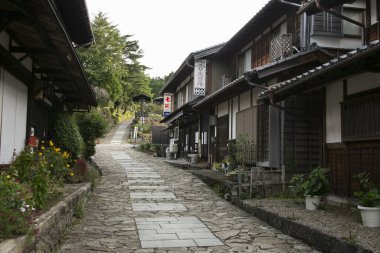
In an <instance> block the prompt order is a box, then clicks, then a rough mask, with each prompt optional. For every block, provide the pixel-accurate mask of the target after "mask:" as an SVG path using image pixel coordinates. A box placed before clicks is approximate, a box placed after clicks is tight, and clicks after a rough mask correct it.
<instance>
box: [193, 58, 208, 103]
mask: <svg viewBox="0 0 380 253" xmlns="http://www.w3.org/2000/svg"><path fill="white" fill-rule="evenodd" d="M206 64H207V63H206V60H197V61H195V65H194V95H196V96H204V95H206Z"/></svg>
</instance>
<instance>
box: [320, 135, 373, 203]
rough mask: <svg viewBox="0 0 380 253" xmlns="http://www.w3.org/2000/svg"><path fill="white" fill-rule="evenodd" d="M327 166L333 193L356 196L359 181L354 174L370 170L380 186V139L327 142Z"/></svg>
mask: <svg viewBox="0 0 380 253" xmlns="http://www.w3.org/2000/svg"><path fill="white" fill-rule="evenodd" d="M326 165H327V167H328V168H329V169H330V183H331V186H332V187H331V191H332V193H333V194H336V195H340V196H347V197H354V192H355V191H356V190H358V181H357V180H356V179H355V178H354V176H355V175H356V174H358V173H360V172H364V171H366V172H369V173H370V175H371V178H372V180H373V181H374V182H375V184H376V185H377V186H378V187H379V186H380V141H367V142H348V143H346V144H345V145H343V144H327V164H326Z"/></svg>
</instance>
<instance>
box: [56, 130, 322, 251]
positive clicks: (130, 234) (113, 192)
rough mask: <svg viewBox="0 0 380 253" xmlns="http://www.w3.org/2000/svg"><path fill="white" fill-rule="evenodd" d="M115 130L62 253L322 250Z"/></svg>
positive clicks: (102, 149) (102, 151)
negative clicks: (275, 226) (252, 213)
mask: <svg viewBox="0 0 380 253" xmlns="http://www.w3.org/2000/svg"><path fill="white" fill-rule="evenodd" d="M117 132H118V134H117V135H114V136H116V139H115V137H114V138H108V140H107V141H106V142H104V144H102V145H98V146H97V154H96V157H95V160H96V162H97V163H98V164H99V166H101V168H102V169H103V177H102V180H101V182H100V183H99V185H98V186H97V187H96V189H95V191H94V193H93V194H92V197H91V199H90V201H89V202H88V204H87V206H86V209H85V212H84V217H83V218H82V219H81V220H79V221H78V223H77V224H76V225H74V226H73V227H72V228H71V229H70V231H69V232H68V233H67V234H66V235H65V237H64V238H63V242H62V245H61V248H60V249H58V252H61V253H64V252H136V253H138V252H147V253H148V252H162V253H163V252H165V253H169V252H171V253H174V252H176V253H177V252H317V251H315V250H313V249H312V248H310V247H309V246H307V245H305V244H303V243H301V242H300V241H298V240H295V239H293V238H292V237H289V236H287V235H284V234H282V233H281V232H279V231H278V230H276V229H273V228H271V227H270V226H268V225H267V224H266V223H264V222H262V221H260V220H258V219H256V218H254V217H252V216H250V215H249V214H247V213H246V212H244V211H242V210H241V209H239V208H237V207H235V206H233V205H231V204H230V203H229V202H227V201H225V200H224V199H222V198H220V197H218V196H217V195H216V194H215V193H214V192H213V191H212V190H211V189H210V188H209V187H208V186H207V185H205V184H204V183H203V182H202V181H200V180H199V179H198V178H196V177H194V176H193V175H191V174H190V173H187V172H186V171H183V170H180V169H178V168H174V167H172V166H170V165H168V164H166V163H165V162H163V160H162V159H160V158H154V157H151V156H148V155H146V154H143V153H140V152H137V151H135V150H134V149H133V148H132V147H131V146H130V145H128V144H125V142H124V141H123V140H122V139H120V140H119V136H123V134H122V133H121V132H120V129H119V130H118V131H117Z"/></svg>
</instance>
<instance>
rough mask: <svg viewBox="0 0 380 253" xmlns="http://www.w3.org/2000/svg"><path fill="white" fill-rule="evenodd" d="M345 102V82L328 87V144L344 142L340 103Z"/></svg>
mask: <svg viewBox="0 0 380 253" xmlns="http://www.w3.org/2000/svg"><path fill="white" fill-rule="evenodd" d="M342 101H343V82H342V81H339V82H336V83H334V84H332V85H330V86H327V87H326V143H337V142H341V141H342V134H341V129H342V128H341V112H340V102H342Z"/></svg>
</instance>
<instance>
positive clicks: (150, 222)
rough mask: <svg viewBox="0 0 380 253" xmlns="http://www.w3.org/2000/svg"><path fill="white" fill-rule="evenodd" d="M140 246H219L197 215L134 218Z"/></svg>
mask: <svg viewBox="0 0 380 253" xmlns="http://www.w3.org/2000/svg"><path fill="white" fill-rule="evenodd" d="M135 221H136V226H137V230H138V234H139V239H140V241H141V247H142V248H169V247H195V246H221V245H223V243H222V242H221V241H220V240H219V239H218V238H217V237H215V236H214V235H213V234H212V233H211V231H210V230H209V229H208V228H207V227H206V225H205V224H203V223H202V222H201V221H200V220H199V219H198V218H197V217H195V216H188V217H181V216H179V217H165V216H164V217H155V218H135Z"/></svg>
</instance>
